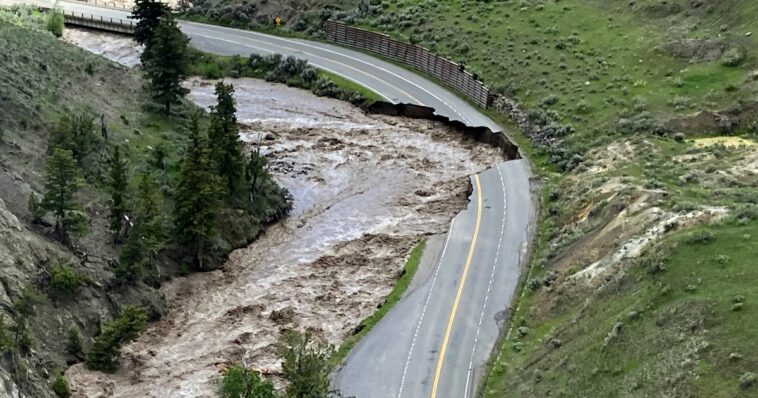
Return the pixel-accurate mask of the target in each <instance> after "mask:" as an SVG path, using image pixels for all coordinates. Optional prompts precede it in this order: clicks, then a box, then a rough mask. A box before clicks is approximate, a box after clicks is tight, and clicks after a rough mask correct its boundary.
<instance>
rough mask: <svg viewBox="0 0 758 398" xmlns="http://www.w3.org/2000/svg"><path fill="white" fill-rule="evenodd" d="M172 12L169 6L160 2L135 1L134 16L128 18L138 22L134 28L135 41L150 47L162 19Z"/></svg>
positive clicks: (154, 0)
mask: <svg viewBox="0 0 758 398" xmlns="http://www.w3.org/2000/svg"><path fill="white" fill-rule="evenodd" d="M170 11H171V10H169V8H168V6H167V5H166V4H163V3H162V2H161V1H159V0H137V1H135V2H134V9H133V10H132V15H130V16H129V17H128V18H129V19H134V20H136V21H137V24H136V25H135V26H134V40H135V41H137V43H139V44H144V45H145V46H146V47H149V46H150V41H151V40H152V39H153V37H154V36H155V30H156V28H157V27H158V25H159V24H160V22H161V18H163V16H164V15H168V14H169V12H170Z"/></svg>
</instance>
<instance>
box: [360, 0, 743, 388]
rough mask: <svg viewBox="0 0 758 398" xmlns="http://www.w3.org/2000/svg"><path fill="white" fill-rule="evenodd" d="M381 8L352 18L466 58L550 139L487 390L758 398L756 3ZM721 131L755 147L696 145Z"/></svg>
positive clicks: (540, 146)
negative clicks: (533, 226)
mask: <svg viewBox="0 0 758 398" xmlns="http://www.w3.org/2000/svg"><path fill="white" fill-rule="evenodd" d="M382 6H383V9H382V11H381V12H377V13H376V14H375V15H374V16H373V17H371V18H366V19H363V20H360V19H358V22H359V23H361V24H363V25H365V26H368V27H371V28H374V29H379V30H383V31H389V32H391V33H394V34H397V35H400V36H404V37H407V38H408V39H409V40H410V41H412V42H418V43H420V44H421V45H424V46H427V47H430V48H432V49H434V50H435V51H437V52H439V53H441V54H443V55H447V56H449V57H451V58H453V59H455V60H461V61H463V62H465V63H466V64H467V65H468V67H469V69H473V70H474V71H476V72H478V73H479V74H480V75H481V76H482V77H483V79H484V80H485V82H486V83H488V84H490V85H492V86H494V87H496V88H497V89H498V91H500V92H501V93H502V94H505V95H507V96H509V97H511V98H514V99H516V100H517V101H518V102H519V103H520V105H521V107H522V108H525V109H527V110H528V111H527V114H528V117H529V119H530V121H531V122H532V123H533V124H535V125H538V126H540V127H539V128H538V129H537V134H534V135H533V136H532V138H535V139H534V141H533V142H534V144H535V147H536V151H535V152H534V155H535V156H533V159H534V160H535V161H536V162H537V163H538V166H539V167H540V168H542V169H543V170H542V174H543V175H544V176H545V177H547V178H546V182H547V184H546V187H545V191H544V211H543V216H542V220H541V226H540V233H539V236H538V242H537V247H536V251H535V260H534V264H535V269H534V272H533V273H532V274H531V275H530V279H529V280H528V281H526V284H527V286H528V290H527V293H526V296H525V299H524V300H523V302H521V303H520V305H519V307H518V308H519V310H518V311H517V312H516V313H515V314H513V318H512V319H513V323H512V325H513V327H514V329H513V330H512V332H511V334H510V336H509V338H508V339H507V340H505V341H504V342H503V346H502V348H501V350H500V351H499V352H498V353H496V358H495V359H494V360H493V370H492V373H491V375H490V377H489V378H488V380H487V383H486V387H485V391H484V392H485V395H487V396H493V397H499V396H546V395H556V396H579V397H581V396H640V397H642V396H740V395H745V396H747V395H750V394H756V392H755V387H754V386H752V385H751V384H752V383H753V381H751V380H754V378H755V373H756V372H758V363H756V362H755V361H754V360H753V359H752V358H755V357H756V354H758V353H757V352H756V351H755V348H754V347H753V345H752V344H751V343H750V335H751V332H750V330H752V329H754V328H755V327H756V326H758V323H756V322H757V321H758V319H756V318H755V316H754V313H751V312H750V309H749V308H750V304H749V303H750V302H751V301H754V300H755V299H756V295H755V294H756V290H755V288H754V286H755V278H756V270H755V269H754V264H753V260H752V259H751V253H755V252H756V250H758V243H756V238H755V230H756V227H758V225H757V223H758V221H757V219H758V209H757V206H758V194H757V193H756V192H757V191H756V187H758V179H757V178H756V174H757V173H758V169H757V167H758V165H756V156H757V153H758V150H757V149H756V147H755V146H754V141H752V139H751V138H750V137H752V138H754V137H755V134H756V133H758V123H756V120H757V119H758V114H757V112H756V111H757V110H758V108H757V107H756V105H755V102H754V101H755V99H756V92H758V73H756V72H755V71H754V70H755V69H756V66H757V65H758V62H757V61H758V60H757V59H756V56H758V51H756V42H755V38H754V35H753V34H751V32H756V31H758V13H757V12H758V11H756V9H755V7H754V5H753V4H752V3H751V2H749V1H739V0H734V1H698V2H691V1H667V2H662V1H635V2H628V1H611V2H607V1H602V2H601V1H587V0H583V1H577V0H574V1H571V0H567V1H545V2H536V1H518V2H517V1H503V2H432V1H423V2H408V1H405V2H392V1H389V2H386V3H382ZM723 134H728V135H736V134H745V135H746V136H748V140H746V141H744V143H745V145H743V146H739V145H732V142H730V141H728V140H727V141H721V142H719V141H717V142H715V145H706V144H708V143H707V142H704V141H700V140H699V138H698V137H700V136H705V135H723ZM551 169H553V170H560V171H562V173H561V174H556V173H552V172H550V171H548V170H551ZM709 223H715V224H709ZM703 224H709V226H706V227H703V226H701V227H699V228H701V229H702V230H704V231H708V232H704V234H706V235H707V238H704V239H699V238H697V237H689V235H687V234H689V232H688V231H689V230H690V228H693V227H695V226H697V225H703ZM710 234H712V235H713V239H712V240H711V238H710ZM689 241H691V242H692V243H687V242H689ZM743 300H744V304H740V303H738V302H742V301H743Z"/></svg>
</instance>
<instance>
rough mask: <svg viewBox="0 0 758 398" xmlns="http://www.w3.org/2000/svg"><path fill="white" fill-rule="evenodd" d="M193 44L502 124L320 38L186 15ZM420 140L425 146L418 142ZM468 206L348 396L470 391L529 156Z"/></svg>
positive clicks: (508, 279)
mask: <svg viewBox="0 0 758 398" xmlns="http://www.w3.org/2000/svg"><path fill="white" fill-rule="evenodd" d="M21 2H23V3H30V2H33V3H34V4H38V5H47V6H51V5H52V2H51V1H47V0H38V1H21V0H0V5H3V4H11V3H21ZM57 4H58V7H61V8H63V9H65V10H66V11H67V12H76V13H83V14H85V15H88V14H89V15H94V16H96V17H101V16H102V17H103V18H114V19H116V18H120V19H126V17H127V16H128V13H127V12H125V11H124V10H118V9H111V8H102V7H96V6H92V5H89V4H86V3H78V2H65V1H63V2H60V1H59V2H58V3H57ZM180 27H181V29H182V31H183V32H184V33H185V34H187V35H188V36H189V37H190V38H191V39H192V41H191V44H192V45H193V46H195V47H197V48H199V49H201V50H204V51H208V52H212V53H217V54H223V55H234V54H241V55H248V54H251V53H258V54H270V53H280V54H283V55H285V56H287V55H293V56H295V57H298V58H302V59H307V60H308V61H309V62H310V63H311V64H313V65H315V66H317V67H319V68H322V69H325V70H328V71H330V72H332V73H335V74H338V75H341V76H343V77H345V78H347V79H349V80H352V81H354V82H356V83H359V84H361V85H363V86H365V87H367V88H369V89H371V90H373V91H375V92H376V93H378V94H379V95H381V96H382V97H384V98H386V99H388V100H389V101H392V102H396V103H399V102H404V103H415V104H423V105H426V106H430V107H433V108H435V109H436V111H437V113H438V114H440V115H444V116H447V117H449V118H451V119H454V120H460V121H462V122H464V123H466V124H468V125H472V126H487V127H489V128H490V129H492V130H493V131H500V127H499V126H497V125H496V124H495V123H494V122H493V121H492V120H490V119H489V118H488V117H487V116H485V115H484V114H482V113H481V112H479V111H478V110H477V109H476V108H474V107H473V106H471V105H470V104H469V103H467V102H466V101H463V100H461V99H460V98H458V97H457V96H456V95H454V94H453V93H451V92H450V91H449V90H447V89H445V88H443V87H441V86H439V85H437V84H435V83H434V82H431V81H429V80H428V79H425V78H423V77H421V76H419V75H416V74H415V73H412V72H410V71H408V70H405V69H403V68H401V67H399V66H397V65H394V64H391V63H388V62H385V61H382V60H380V59H377V58H375V57H372V56H369V55H366V54H364V53H361V52H358V51H354V50H350V49H345V48H341V47H337V46H334V45H330V44H324V43H319V42H313V41H307V40H300V39H291V38H283V37H277V36H271V35H266V34H261V33H256V32H249V31H243V30H238V29H232V28H224V27H218V26H212V25H205V24H199V23H194V22H185V21H182V22H180ZM421 150H423V148H421ZM472 186H473V187H474V190H473V193H472V195H471V200H470V202H469V206H468V208H467V209H466V210H464V211H463V212H461V213H460V214H459V215H458V216H456V217H455V219H454V220H453V222H452V223H451V225H450V230H449V231H448V233H447V236H446V238H445V245H444V248H443V250H442V252H441V253H438V254H437V258H438V260H437V262H436V264H435V268H434V271H433V272H431V273H430V275H429V276H428V277H427V278H426V280H421V281H414V286H416V287H415V288H414V289H413V290H412V291H410V292H408V293H407V295H406V297H405V298H404V299H403V300H402V301H400V302H399V303H398V304H397V305H396V306H395V308H394V309H393V310H392V311H390V312H389V313H388V314H387V315H386V316H385V318H384V319H383V320H382V321H381V322H380V323H379V324H378V325H376V327H375V328H374V329H373V330H372V331H371V332H370V333H369V334H368V335H367V336H366V337H365V338H364V339H363V340H362V341H361V342H360V343H359V344H358V345H357V346H356V347H355V349H353V351H352V352H351V353H350V355H349V356H348V358H347V361H346V363H345V364H344V366H343V367H342V369H341V370H340V372H339V373H338V374H337V375H336V377H335V381H334V382H335V385H336V387H338V388H339V389H341V390H342V391H343V393H344V394H345V395H346V396H355V397H357V398H371V397H377V398H388V397H397V398H400V397H432V398H436V397H469V396H473V395H474V390H475V388H476V386H477V381H478V380H479V379H480V377H481V375H482V371H483V369H484V365H485V364H486V361H487V359H488V358H489V355H490V353H491V352H492V350H493V348H494V346H495V342H496V340H497V337H498V335H499V332H500V326H501V325H502V321H503V320H504V318H505V317H506V316H507V310H506V309H507V308H508V305H509V303H510V302H511V299H512V297H513V294H514V291H515V289H516V285H517V282H518V277H519V272H520V269H521V265H522V264H521V262H522V260H523V259H524V258H525V254H526V250H527V245H528V241H529V238H530V235H529V231H530V223H531V221H532V219H533V212H534V209H533V207H532V200H531V195H530V185H529V170H528V163H527V162H526V161H525V160H515V161H508V162H503V163H500V164H498V165H495V166H494V167H493V168H491V169H489V170H487V171H485V172H483V173H481V174H479V175H476V176H472Z"/></svg>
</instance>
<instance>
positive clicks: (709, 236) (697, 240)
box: [684, 230, 716, 245]
mask: <svg viewBox="0 0 758 398" xmlns="http://www.w3.org/2000/svg"><path fill="white" fill-rule="evenodd" d="M715 239H716V237H715V236H714V235H713V232H711V231H707V230H702V231H697V232H691V233H689V234H687V236H686V237H685V239H684V241H685V242H686V243H687V244H689V245H694V244H708V243H711V242H713V241H714V240H715Z"/></svg>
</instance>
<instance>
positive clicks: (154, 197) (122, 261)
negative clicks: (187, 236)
mask: <svg viewBox="0 0 758 398" xmlns="http://www.w3.org/2000/svg"><path fill="white" fill-rule="evenodd" d="M132 224H133V226H132V228H131V230H130V231H129V238H128V239H127V240H126V244H125V245H124V247H123V248H122V249H121V255H120V256H119V265H118V267H117V268H116V272H115V274H116V277H117V278H118V279H120V280H122V281H127V282H134V281H136V280H138V279H139V278H140V277H142V274H143V270H144V265H145V263H146V262H147V261H149V260H150V259H151V258H152V255H153V254H154V253H156V252H157V251H158V250H160V248H161V247H162V246H163V242H164V240H165V232H164V229H163V218H162V217H161V206H160V197H159V195H158V189H157V188H156V186H155V180H153V177H152V176H151V175H149V174H143V175H142V178H141V179H140V183H139V186H138V188H137V195H136V202H135V205H134V218H133V220H132Z"/></svg>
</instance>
